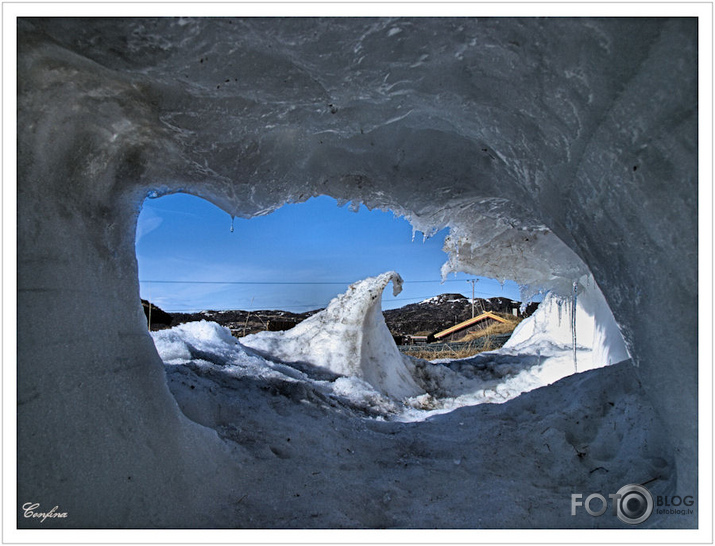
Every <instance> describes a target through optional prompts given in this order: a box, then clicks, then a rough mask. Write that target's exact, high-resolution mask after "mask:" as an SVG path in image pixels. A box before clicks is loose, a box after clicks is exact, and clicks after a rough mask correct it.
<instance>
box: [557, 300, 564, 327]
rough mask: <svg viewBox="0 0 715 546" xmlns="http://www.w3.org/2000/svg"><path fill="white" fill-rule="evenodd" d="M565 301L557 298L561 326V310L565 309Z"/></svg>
mask: <svg viewBox="0 0 715 546" xmlns="http://www.w3.org/2000/svg"><path fill="white" fill-rule="evenodd" d="M563 303H564V302H563V301H562V300H561V299H558V300H556V307H557V309H558V310H559V311H558V313H559V326H561V310H562V309H563Z"/></svg>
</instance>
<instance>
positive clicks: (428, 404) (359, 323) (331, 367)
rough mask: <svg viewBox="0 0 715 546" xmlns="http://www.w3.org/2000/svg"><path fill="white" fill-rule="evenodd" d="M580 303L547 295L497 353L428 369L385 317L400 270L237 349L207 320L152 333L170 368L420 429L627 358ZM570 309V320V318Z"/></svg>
mask: <svg viewBox="0 0 715 546" xmlns="http://www.w3.org/2000/svg"><path fill="white" fill-rule="evenodd" d="M582 281H583V282H582V283H581V284H580V285H579V286H582V294H581V297H577V298H576V300H575V301H574V300H566V299H564V298H559V297H556V296H552V295H550V294H549V295H547V296H546V297H545V299H544V301H543V303H542V304H541V306H540V307H539V309H538V310H537V311H536V313H534V315H532V316H531V317H530V318H528V319H526V320H525V321H524V322H523V323H522V324H520V325H519V326H518V327H517V329H516V330H515V332H514V334H513V336H512V338H511V339H510V340H509V341H508V342H507V343H506V344H505V345H504V347H502V348H501V349H499V350H497V351H491V352H487V353H482V354H480V355H477V356H475V357H471V358H466V359H461V360H455V361H449V360H438V361H434V362H426V361H424V360H420V359H415V358H412V357H409V356H407V355H404V354H402V353H400V352H399V351H398V349H397V346H396V345H395V343H394V341H393V338H392V336H391V335H390V332H389V330H388V329H387V326H386V325H385V321H384V319H383V317H382V313H381V308H380V302H381V296H382V291H383V290H384V288H385V287H386V286H387V284H388V283H390V282H392V284H393V287H394V289H393V293H394V295H397V294H398V293H399V291H400V290H401V286H402V278H401V277H400V276H399V275H398V274H397V273H396V272H388V273H384V274H382V275H380V276H378V277H374V278H369V279H365V280H363V281H360V282H358V283H355V284H353V285H352V286H350V288H349V289H348V290H347V292H346V293H345V294H342V295H340V296H338V297H336V298H335V299H334V300H333V301H332V302H331V303H330V305H328V307H327V308H326V309H325V310H324V311H321V312H319V313H317V314H316V315H313V316H312V317H310V318H308V319H306V320H305V321H303V322H302V323H301V324H299V325H298V326H296V327H295V328H293V329H291V330H288V331H284V332H261V333H258V334H254V335H250V336H246V337H244V338H242V340H241V342H239V341H237V340H236V339H235V338H233V337H232V336H231V334H230V332H229V330H228V329H226V328H223V327H221V326H219V325H218V324H216V323H212V322H205V321H202V322H199V323H188V324H183V325H181V326H178V327H176V328H173V329H172V330H169V331H161V332H155V333H154V334H153V336H154V340H155V344H156V347H157V349H158V351H159V354H160V355H161V357H162V359H163V360H164V362H165V363H166V364H168V365H185V364H188V363H191V362H193V363H196V364H198V365H201V366H219V367H221V369H223V371H224V372H225V373H227V374H229V375H231V376H233V377H237V378H241V377H250V378H273V379H276V378H281V380H283V381H288V382H296V383H301V384H303V385H304V386H305V388H308V389H311V390H313V391H315V392H319V393H320V394H321V395H322V396H326V397H328V398H331V399H334V400H337V401H339V402H340V403H341V404H344V405H347V406H349V407H352V408H355V409H360V410H362V411H364V412H366V413H367V414H369V415H374V416H379V417H381V418H388V419H391V420H402V421H421V420H424V419H426V418H428V417H429V416H431V415H433V414H435V413H444V412H447V411H452V410H454V409H456V408H459V407H462V406H469V405H475V404H480V403H484V402H497V403H500V402H506V401H507V400H510V399H512V398H514V397H515V396H518V395H519V394H521V393H524V392H528V391H530V390H533V389H535V388H538V387H542V386H545V385H548V384H551V383H553V382H554V381H557V380H559V379H561V378H562V377H565V376H567V375H570V374H572V373H575V372H576V371H585V370H590V369H593V368H598V367H601V366H604V365H608V364H612V363H614V362H620V361H622V360H626V359H628V358H629V357H628V352H627V350H626V348H625V345H624V343H623V339H622V337H621V336H620V333H619V331H618V328H617V326H616V324H615V321H614V320H613V316H612V315H611V314H610V311H609V309H608V306H607V305H606V302H605V300H604V299H603V296H602V295H601V293H600V291H599V290H598V288H597V287H596V286H595V284H594V283H593V281H592V280H591V279H587V278H584V279H583V280H582ZM574 304H575V309H576V317H575V320H574V316H573V311H574Z"/></svg>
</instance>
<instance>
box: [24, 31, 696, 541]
mask: <svg viewBox="0 0 715 546" xmlns="http://www.w3.org/2000/svg"><path fill="white" fill-rule="evenodd" d="M17 32H18V40H17V44H18V56H17V63H18V64H17V78H18V88H17V89H18V110H17V112H18V124H17V136H18V144H17V146H18V156H17V157H18V159H17V169H18V196H17V211H18V226H17V227H18V272H17V273H18V323H17V329H18V330H17V331H18V337H17V348H18V352H17V358H18V362H17V396H18V400H17V431H18V436H17V441H18V452H17V460H18V465H17V525H18V527H21V528H57V529H60V528H66V529H82V528H85V529H86V528H90V529H106V528H126V529H133V528H159V529H162V528H202V529H210V528H251V529H264V528H273V529H288V528H306V529H308V528H309V529H336V528H337V529H392V528H399V529H457V528H462V529H501V528H512V529H513V528H527V529H531V528H566V529H579V528H589V529H590V528H635V527H641V528H679V529H680V528H686V529H694V528H697V527H698V502H697V501H698V412H697V408H698V343H697V342H698V339H697V332H698V315H697V313H696V312H694V310H696V309H697V307H698V229H697V226H698V202H697V193H698V182H697V180H698V20H697V18H511V17H510V18H499V17H483V18H466V17H458V18H449V17H445V18H441V17H426V18H410V17H407V18H374V17H361V18H356V17H347V18H329V17H316V18H291V17H283V18H231V17H218V18H171V17H166V18H91V19H83V18H19V19H18V21H17ZM177 192H183V193H189V194H193V195H196V196H199V197H202V198H205V199H207V200H209V201H210V202H212V203H214V204H216V205H217V206H219V207H221V208H222V209H223V210H225V211H226V212H227V213H228V214H231V215H235V216H238V217H244V218H250V217H254V216H257V215H263V214H267V213H270V212H271V211H274V210H276V209H278V208H279V207H281V206H282V205H284V204H286V203H298V202H302V201H305V200H307V199H309V198H310V197H314V196H320V195H327V196H331V197H333V198H336V199H339V200H342V201H345V202H347V201H351V202H353V203H355V204H365V205H366V206H368V207H369V208H380V209H383V210H392V211H394V212H395V213H397V214H399V215H401V216H404V217H405V218H407V219H408V220H409V221H410V222H411V223H412V225H413V226H414V227H415V228H416V229H419V230H421V231H423V232H425V233H431V232H434V231H436V230H440V229H443V228H449V230H450V234H449V236H448V239H447V241H446V243H445V252H446V253H445V265H444V268H443V273H444V274H448V273H449V272H452V271H463V272H467V273H469V274H474V275H484V276H489V277H493V278H496V279H513V280H515V281H517V282H518V283H519V284H520V285H521V286H522V287H523V290H524V292H525V293H529V292H531V293H536V292H538V291H542V292H545V293H548V294H549V296H548V298H547V299H545V302H544V305H543V306H542V307H543V308H544V313H547V310H548V309H551V311H550V312H551V313H552V314H553V313H556V310H557V309H560V307H559V305H561V303H559V302H568V301H573V300H572V299H571V300H570V299H569V298H573V297H574V291H577V292H578V296H579V298H578V300H577V301H578V305H580V307H578V309H580V311H579V313H585V315H588V316H589V317H590V320H591V321H592V322H591V323H590V324H591V325H592V327H591V330H590V333H589V334H588V336H589V337H588V344H589V349H592V350H591V352H589V355H590V356H589V358H593V361H594V362H596V361H598V362H599V363H600V364H598V365H595V364H594V365H593V366H586V367H584V368H582V369H578V370H575V371H578V372H579V373H575V374H570V375H568V376H567V377H563V378H561V379H558V380H551V379H548V378H543V382H542V383H540V384H539V385H538V388H533V389H531V390H529V391H528V392H524V391H525V389H521V390H518V392H517V391H515V392H514V396H510V397H508V400H507V399H506V398H505V399H504V400H501V401H500V402H501V403H475V404H456V405H454V407H447V406H446V405H444V404H443V407H441V409H440V411H434V412H433V413H431V414H430V415H429V416H427V417H425V418H419V419H416V418H412V417H410V416H414V412H415V411H418V410H419V411H422V410H423V409H424V407H426V406H429V404H430V403H431V402H430V401H433V400H434V397H435V396H437V395H436V394H435V393H438V391H440V389H446V388H447V387H445V385H447V384H448V383H449V385H451V387H450V388H451V389H452V390H451V391H450V392H451V395H450V396H452V398H450V400H453V399H456V398H458V397H459V396H461V395H463V391H460V390H459V389H460V388H462V387H463V386H464V385H465V384H466V383H469V381H472V380H475V381H476V380H477V379H479V378H478V377H476V376H474V377H472V376H466V375H465V373H466V372H465V370H466V369H467V368H468V364H469V363H459V362H458V361H455V363H451V364H450V365H449V369H447V367H446V366H443V367H442V368H440V370H442V372H440V374H436V373H435V372H434V371H433V370H434V369H436V368H433V367H430V366H429V365H427V364H425V363H424V361H423V362H422V363H420V362H416V361H413V360H410V359H406V358H403V357H401V356H400V355H399V354H398V353H397V352H396V350H393V347H394V344H393V345H391V343H392V341H391V339H390V338H389V332H387V330H386V329H385V328H384V321H383V320H382V314H381V310H380V305H379V301H380V294H381V293H382V290H383V289H384V288H386V287H387V286H388V285H389V284H390V283H391V284H392V285H393V287H394V289H395V290H396V291H399V285H400V283H401V282H402V279H401V277H400V275H399V271H397V272H385V273H384V274H383V275H381V276H379V277H376V278H373V279H366V280H365V281H362V282H360V283H356V284H355V285H353V286H351V287H350V289H349V290H348V292H346V294H344V295H342V296H340V297H338V298H336V299H335V300H333V302H332V303H331V304H330V305H329V306H328V308H327V309H326V310H325V311H323V312H322V313H320V314H319V315H315V316H314V317H312V318H311V319H309V320H306V321H305V322H304V323H301V325H299V326H297V327H295V328H294V329H293V330H291V331H289V332H287V333H280V334H279V333H269V332H267V333H266V334H265V335H260V334H256V335H255V336H249V338H250V339H249V338H246V339H245V340H243V341H242V343H238V342H237V341H236V340H235V339H234V338H232V337H231V336H230V334H228V333H227V332H226V331H224V330H222V329H221V328H220V327H218V326H217V325H215V324H213V323H210V322H204V323H194V324H193V325H190V326H189V325H185V326H183V327H179V329H174V330H170V331H167V332H163V333H161V334H160V335H154V337H152V335H150V333H149V332H147V328H146V323H145V320H144V315H143V312H142V307H141V303H140V298H139V283H138V279H137V262H136V257H135V254H134V244H135V236H136V225H137V218H138V215H139V212H140V209H141V206H142V203H143V201H144V199H145V198H146V197H147V196H151V197H156V196H162V195H167V194H172V193H177ZM576 307H577V306H576V304H575V303H574V311H573V312H574V313H576ZM664 311H667V315H668V316H669V317H672V316H677V320H664V319H663V318H662V315H663V313H664ZM585 315H584V316H585ZM544 316H545V315H544ZM356 317H357V318H356ZM535 317H536V315H535ZM539 320H541V319H538V317H536V319H535V320H533V321H531V322H529V325H528V326H525V327H524V328H522V329H521V330H520V331H518V335H517V334H516V333H515V334H514V336H512V340H510V342H509V344H508V346H506V350H505V351H502V353H500V355H501V356H500V357H499V358H500V359H501V360H499V362H498V364H499V365H500V366H501V365H504V366H516V365H521V366H523V365H524V363H525V362H527V360H524V359H525V358H527V356H528V358H531V359H534V358H538V359H541V358H542V357H543V356H544V355H543V354H541V353H539V354H538V355H537V354H536V353H535V352H534V350H533V348H534V347H536V346H537V343H542V345H539V347H546V346H547V345H548V343H547V342H549V339H547V338H546V337H543V336H544V335H545V332H547V330H548V329H547V328H545V327H542V326H543V325H540V324H541V323H539V322H538V321H539ZM564 328H568V326H567V325H564ZM566 332H568V330H566ZM336 336H337V337H340V338H341V339H342V340H343V341H345V340H347V339H349V340H350V342H349V343H347V342H346V343H342V344H341V345H339V346H336V345H334V344H332V343H333V342H332V341H331V340H334V339H335V338H336ZM540 336H541V337H540ZM581 343H585V341H584V339H583V338H582V339H581ZM540 350H541V349H540ZM576 352H577V351H576V340H575V339H574V351H573V357H574V359H575V358H576V356H577V354H576ZM237 355H238V356H237ZM539 362H541V361H539ZM569 362H570V361H569ZM165 363H166V366H165ZM472 364H473V363H472ZM569 365H570V364H569ZM588 368H592V369H588ZM473 370H474V368H472V372H470V373H473V374H474V372H473ZM465 377H466V379H465ZM559 377H560V376H559ZM552 379H553V378H552ZM450 382H451V383H450ZM465 382H466V383H465ZM514 388H515V389H518V385H517V386H515V387H514ZM464 392H466V391H464ZM485 392H486V391H485ZM521 392H523V394H520V393H521ZM517 394H520V395H519V396H517ZM400 400H402V401H404V400H408V401H411V402H410V404H411V406H409V408H407V410H405V412H402V413H400V411H402V410H399V411H398V410H396V409H395V408H396V407H397V406H396V404H397V402H396V401H400ZM348 402H349V403H348ZM481 402H494V400H492V399H491V398H485V399H484V400H481ZM420 404H421V405H420ZM405 407H407V406H405ZM410 408H411V409H410ZM410 412H413V413H410ZM398 413H400V415H402V417H404V418H399V419H398V418H394V416H395V415H397V414H398ZM629 484H635V485H637V486H639V487H647V489H648V491H649V494H650V495H652V497H653V498H659V499H660V498H671V499H673V498H676V497H677V498H679V499H686V498H687V499H690V502H689V504H688V509H689V512H688V511H685V512H684V513H677V514H675V513H668V512H667V511H665V512H664V511H659V510H653V511H652V513H649V517H647V518H645V520H644V521H641V520H642V519H644V518H641V519H638V520H635V519H632V520H628V518H627V517H624V516H622V514H621V512H620V508H619V512H618V514H619V515H618V517H616V516H615V515H613V514H611V511H610V510H609V511H608V512H605V513H599V511H598V509H599V508H600V505H599V504H598V501H596V502H593V503H591V505H590V507H591V508H592V509H589V510H586V509H585V508H584V506H583V504H578V503H577V502H575V501H574V498H577V499H582V501H583V499H586V498H587V497H589V495H591V494H599V495H602V496H603V497H604V498H606V499H608V498H613V497H609V495H611V494H615V493H617V492H619V491H624V489H623V488H624V486H628V485H629ZM574 494H577V495H581V497H573V495H574ZM617 501H618V499H617V498H616V500H615V501H614V502H617ZM28 503H30V505H31V504H32V503H37V504H38V506H39V507H38V508H37V509H36V511H39V510H41V509H47V510H49V509H50V508H52V507H53V506H54V507H59V508H58V510H60V511H61V512H62V513H64V514H66V517H49V518H38V517H32V514H30V516H28V511H29V512H32V509H28V508H27V506H28ZM586 504H588V503H586ZM609 508H610V506H609ZM624 510H626V512H627V509H626V508H624ZM615 513H616V509H615V507H614V514H615Z"/></svg>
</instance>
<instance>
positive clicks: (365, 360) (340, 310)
mask: <svg viewBox="0 0 715 546" xmlns="http://www.w3.org/2000/svg"><path fill="white" fill-rule="evenodd" d="M389 282H392V285H393V295H395V296H396V295H397V294H399V293H400V292H401V291H402V277H400V276H399V275H398V274H397V273H395V272H394V271H390V272H387V273H383V274H382V275H380V276H378V277H374V278H369V279H365V280H363V281H360V282H357V283H355V284H352V285H350V287H349V288H348V290H347V292H345V293H344V294H341V295H340V296H338V297H336V298H335V299H333V300H332V301H331V302H330V303H329V304H328V307H327V308H326V309H324V310H323V311H320V312H319V313H317V314H315V315H313V316H312V317H309V318H308V319H306V320H304V321H303V322H301V323H300V324H298V325H297V326H296V327H294V328H292V329H290V330H287V331H285V332H261V333H258V334H254V335H251V336H246V337H244V338H243V339H242V340H241V343H242V344H243V345H246V346H247V347H251V348H253V349H255V350H256V351H258V352H259V353H261V354H262V355H264V356H269V357H271V358H277V359H279V360H283V361H286V362H305V363H308V364H313V365H315V366H321V367H324V368H327V369H328V370H331V371H333V372H335V373H337V374H340V375H344V376H349V377H357V378H359V379H362V380H364V381H367V382H368V383H369V384H370V385H372V386H373V387H374V388H376V389H377V390H378V391H380V392H382V393H384V394H387V395H389V396H392V397H394V398H397V399H400V398H405V397H408V396H414V395H416V394H419V393H421V390H420V388H419V387H418V386H417V384H416V383H415V382H414V379H412V377H411V375H410V373H409V371H408V370H407V367H406V365H405V360H409V358H408V357H406V356H404V355H402V354H401V353H400V352H399V351H398V350H397V346H396V345H395V342H394V340H393V339H392V334H390V331H389V330H388V329H387V325H386V324H385V319H384V317H383V316H382V291H383V290H384V289H385V286H387V284H388V283H389Z"/></svg>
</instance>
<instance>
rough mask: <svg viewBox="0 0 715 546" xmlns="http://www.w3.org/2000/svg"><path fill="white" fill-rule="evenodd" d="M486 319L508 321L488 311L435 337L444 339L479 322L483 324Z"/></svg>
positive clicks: (438, 333)
mask: <svg viewBox="0 0 715 546" xmlns="http://www.w3.org/2000/svg"><path fill="white" fill-rule="evenodd" d="M486 319H492V320H496V321H497V322H506V320H504V319H503V318H501V317H500V316H499V315H495V314H494V313H491V312H490V311H486V312H484V313H482V314H481V315H478V316H476V317H472V318H470V319H468V320H465V321H464V322H460V323H459V324H455V325H454V326H451V327H449V328H447V329H446V330H442V331H441V332H437V333H436V334H435V335H434V338H435V339H442V338H443V337H446V336H448V335H449V334H453V333H455V332H459V331H460V330H464V329H465V328H469V327H470V326H473V325H474V324H477V323H478V322H481V321H483V320H486Z"/></svg>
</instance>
